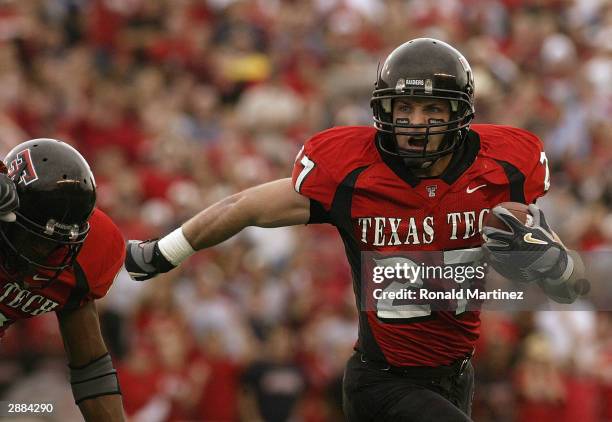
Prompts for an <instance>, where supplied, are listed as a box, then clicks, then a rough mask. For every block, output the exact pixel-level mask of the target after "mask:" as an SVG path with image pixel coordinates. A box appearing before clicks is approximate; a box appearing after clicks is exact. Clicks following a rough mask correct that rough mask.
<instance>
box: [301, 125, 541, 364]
mask: <svg viewBox="0 0 612 422" xmlns="http://www.w3.org/2000/svg"><path fill="white" fill-rule="evenodd" d="M376 136H377V132H376V129H374V128H372V127H339V128H333V129H329V130H327V131H324V132H321V133H319V134H317V135H315V136H314V137H312V138H311V139H310V140H308V141H307V142H306V143H305V145H304V148H303V149H302V150H301V151H300V153H299V154H298V157H297V158H296V163H295V167H294V170H293V183H294V187H295V189H296V191H298V192H299V193H300V194H302V195H304V196H306V197H308V198H310V199H311V204H312V206H311V221H310V223H321V222H328V223H331V224H333V225H335V226H336V228H337V229H338V232H339V233H340V235H341V237H342V239H343V241H344V244H345V249H346V253H347V258H348V260H349V263H350V264H351V269H352V274H353V281H354V291H355V294H356V296H357V306H359V307H360V312H359V340H358V343H357V346H356V347H357V349H358V350H360V351H362V352H364V353H365V354H366V355H367V356H368V357H369V358H370V359H375V360H384V361H386V362H388V363H389V364H391V365H395V366H414V365H418V366H439V365H447V364H450V363H451V362H453V361H455V360H457V359H459V358H461V357H464V356H465V355H466V354H468V353H470V352H471V351H472V349H473V347H474V343H475V341H476V339H477V338H478V336H479V332H480V318H479V313H478V312H475V311H467V312H459V311H456V312H453V311H431V312H427V313H426V314H423V313H422V312H421V313H420V314H419V315H418V317H415V316H416V315H415V314H414V313H410V312H408V313H406V312H404V313H402V312H401V311H399V312H397V313H396V314H394V315H392V316H391V317H390V318H391V320H390V319H389V316H387V317H385V318H382V317H381V313H380V312H377V311H376V308H375V307H376V306H377V305H376V304H375V305H374V309H371V308H367V307H365V308H364V307H362V306H361V305H360V304H362V303H363V302H362V299H363V298H362V297H361V295H362V294H363V292H362V285H361V284H362V280H361V275H360V272H361V265H362V262H361V260H362V257H361V253H362V252H367V251H374V252H396V251H405V252H414V251H456V252H458V253H455V256H459V255H461V250H464V249H468V250H470V251H477V252H478V250H479V248H480V246H481V244H482V239H481V236H480V229H481V226H482V223H483V220H484V217H485V215H486V214H487V213H488V212H489V210H490V209H491V208H492V207H494V206H495V205H497V204H499V203H501V202H504V201H516V202H522V203H532V202H535V200H536V199H537V198H538V197H539V196H541V195H543V194H544V193H545V192H546V190H547V189H548V185H549V181H548V163H547V160H546V156H545V154H544V152H543V151H542V142H541V141H540V140H539V139H538V138H537V137H536V136H535V135H533V134H531V133H529V132H527V131H524V130H521V129H516V128H512V127H507V126H496V125H473V126H472V129H471V130H470V132H469V134H468V138H467V140H466V142H465V143H464V145H463V147H462V148H461V149H460V150H458V151H457V152H455V154H454V155H453V157H452V159H451V161H450V164H449V166H448V168H447V169H446V170H445V171H444V173H443V174H442V175H440V177H432V178H424V179H419V178H417V177H415V176H414V175H413V173H411V172H410V171H409V170H408V169H407V168H406V167H405V166H404V165H403V163H402V162H401V159H397V158H395V157H390V156H388V155H386V154H382V153H381V151H380V150H379V148H378V143H377V142H376Z"/></svg>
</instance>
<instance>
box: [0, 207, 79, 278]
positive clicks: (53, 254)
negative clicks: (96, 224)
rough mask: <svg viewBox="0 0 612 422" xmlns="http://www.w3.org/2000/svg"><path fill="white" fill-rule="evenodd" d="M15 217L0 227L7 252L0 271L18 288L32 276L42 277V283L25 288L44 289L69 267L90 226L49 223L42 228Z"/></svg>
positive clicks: (24, 218) (20, 216) (29, 221)
mask: <svg viewBox="0 0 612 422" xmlns="http://www.w3.org/2000/svg"><path fill="white" fill-rule="evenodd" d="M16 214H17V220H16V221H15V222H13V223H2V224H1V225H0V239H1V240H2V242H3V243H4V245H5V249H6V253H5V256H4V257H3V258H4V260H5V262H4V263H3V267H4V269H5V271H6V272H7V273H8V275H10V276H11V278H12V279H14V280H15V281H17V282H19V283H20V284H23V281H24V279H26V278H30V277H32V276H33V275H36V274H41V275H44V277H41V279H40V280H39V281H42V283H38V284H37V285H33V284H32V282H31V281H29V282H28V284H29V285H30V287H37V288H42V287H45V286H46V285H47V284H49V283H50V282H52V281H54V280H56V279H57V278H58V277H59V275H60V274H61V273H62V271H64V270H66V269H67V268H69V267H71V266H72V264H73V263H74V260H75V259H76V256H77V255H78V253H79V251H80V250H81V247H82V246H83V243H84V242H85V238H86V237H87V233H88V232H89V223H85V224H84V225H82V226H80V227H79V226H78V225H76V224H75V225H71V226H69V225H64V224H61V223H58V222H56V221H54V220H53V219H51V220H49V221H48V222H47V224H46V225H45V226H42V225H40V224H38V223H36V222H34V221H32V220H30V219H28V218H27V217H25V216H24V215H23V214H21V213H19V212H16ZM35 281H36V280H35Z"/></svg>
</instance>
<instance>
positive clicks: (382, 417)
mask: <svg viewBox="0 0 612 422" xmlns="http://www.w3.org/2000/svg"><path fill="white" fill-rule="evenodd" d="M342 393H343V397H342V398H343V400H342V401H343V409H344V415H345V417H346V420H347V421H349V422H370V421H376V422H383V421H389V422H404V421H405V422H410V421H414V422H429V421H431V422H455V421H457V422H458V421H471V419H470V416H469V415H470V413H471V407H472V396H473V393H474V368H473V367H472V364H471V363H468V364H467V365H466V366H465V369H464V370H463V372H462V373H461V374H460V375H459V374H458V375H454V376H447V377H444V378H430V379H426V378H422V377H420V378H417V379H415V378H410V377H408V376H406V375H404V374H398V373H395V372H391V371H385V370H382V369H378V368H374V367H373V365H372V364H371V363H368V362H364V361H363V360H362V358H361V355H360V354H359V353H355V354H354V355H353V356H352V357H351V358H350V359H349V361H348V363H347V365H346V370H345V372H344V382H343V388H342Z"/></svg>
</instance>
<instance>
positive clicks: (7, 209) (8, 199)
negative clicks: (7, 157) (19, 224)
mask: <svg viewBox="0 0 612 422" xmlns="http://www.w3.org/2000/svg"><path fill="white" fill-rule="evenodd" d="M17 208H19V196H17V187H16V186H15V183H14V182H13V180H12V179H11V178H10V177H8V176H7V175H6V174H4V173H0V220H1V221H6V222H8V223H12V222H13V221H15V220H16V218H17V217H16V215H15V213H14V211H15V210H16V209H17Z"/></svg>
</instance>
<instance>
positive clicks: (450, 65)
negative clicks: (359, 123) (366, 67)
mask: <svg viewBox="0 0 612 422" xmlns="http://www.w3.org/2000/svg"><path fill="white" fill-rule="evenodd" d="M404 97H412V98H414V97H417V98H429V99H431V98H434V99H442V100H448V101H449V102H450V110H451V116H450V120H449V121H447V122H439V121H430V122H428V124H419V125H417V124H410V123H409V122H406V121H401V120H398V121H394V120H393V101H394V100H396V99H398V98H404ZM370 105H371V107H372V110H373V114H374V125H375V126H376V128H377V129H378V131H379V136H378V144H379V146H380V148H381V149H382V150H383V151H384V152H385V153H387V154H390V155H393V156H397V157H401V158H402V159H403V161H404V163H405V164H406V165H407V166H408V167H411V168H426V167H428V166H430V165H431V164H432V163H433V162H435V160H437V159H438V158H440V157H442V156H444V155H447V154H450V153H452V152H453V151H455V150H456V149H457V148H458V147H459V146H460V145H461V143H462V142H463V141H464V140H465V138H466V136H467V133H468V130H469V128H470V122H471V121H472V119H473V117H474V78H473V75H472V70H471V68H470V65H469V64H468V62H467V60H466V59H465V57H463V55H462V54H461V53H460V52H459V51H457V50H456V49H455V48H453V47H451V46H450V45H448V44H446V43H445V42H442V41H439V40H435V39H433V38H418V39H414V40H411V41H408V42H406V43H404V44H402V45H400V46H399V47H397V48H396V49H395V50H393V51H392V52H391V54H389V56H388V57H387V59H386V60H385V62H384V63H383V65H382V67H379V69H378V76H377V79H376V83H375V85H374V92H373V94H372V99H371V101H370ZM443 126H448V127H447V128H446V129H439V130H436V128H440V127H443ZM423 128H425V133H423V132H422V129H423ZM418 129H420V130H421V131H417V130H418ZM437 134H444V138H443V141H442V142H441V143H440V145H439V147H438V148H437V150H436V151H427V143H428V141H429V136H430V135H437ZM396 135H408V136H419V137H422V136H424V138H425V145H424V146H423V149H422V151H405V150H400V149H399V148H398V147H397V140H396V138H395V137H396Z"/></svg>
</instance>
